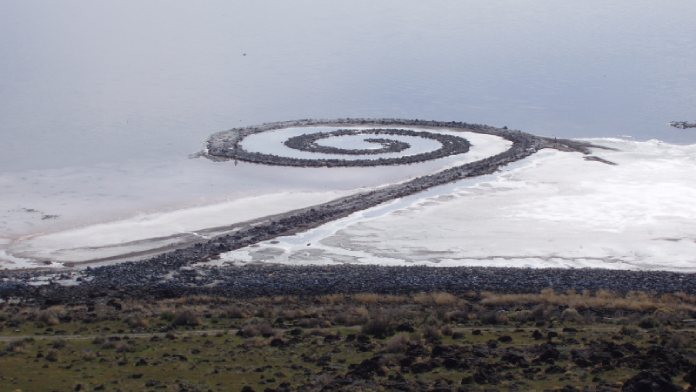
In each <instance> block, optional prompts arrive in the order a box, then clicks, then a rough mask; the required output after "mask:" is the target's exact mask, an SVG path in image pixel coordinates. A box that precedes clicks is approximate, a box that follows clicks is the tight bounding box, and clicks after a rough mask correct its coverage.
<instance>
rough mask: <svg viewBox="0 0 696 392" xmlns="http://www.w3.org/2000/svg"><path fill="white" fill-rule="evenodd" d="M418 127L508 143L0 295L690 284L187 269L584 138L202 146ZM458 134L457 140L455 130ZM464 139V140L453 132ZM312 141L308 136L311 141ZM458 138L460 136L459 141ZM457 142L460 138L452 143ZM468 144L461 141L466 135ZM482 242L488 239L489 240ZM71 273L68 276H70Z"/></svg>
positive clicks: (9, 285) (615, 275)
mask: <svg viewBox="0 0 696 392" xmlns="http://www.w3.org/2000/svg"><path fill="white" fill-rule="evenodd" d="M321 125H333V126H342V125H343V126H345V125H360V126H385V125H386V126H390V127H392V126H418V127H421V128H428V127H433V128H434V127H437V128H442V127H445V128H447V129H454V130H456V129H459V130H462V131H467V132H479V133H486V134H492V135H497V136H499V137H502V138H505V139H507V140H509V141H511V142H512V146H511V147H510V148H509V149H508V150H507V151H505V152H503V153H500V154H498V155H494V156H491V157H489V158H486V159H483V160H480V161H476V162H472V163H468V164H464V165H461V166H457V167H453V168H450V169H446V170H443V171H440V172H437V173H434V174H431V175H426V176H422V177H418V178H416V179H413V180H411V181H407V182H405V183H400V184H394V185H390V186H386V187H383V188H380V189H377V190H372V191H367V192H363V193H359V194H355V195H351V196H347V197H344V198H340V199H337V200H333V201H330V202H327V203H324V204H320V205H316V206H313V207H310V208H304V209H299V210H295V211H290V212H288V213H285V214H280V215H277V216H273V217H269V218H266V219H262V220H258V221H255V222H253V223H250V224H248V225H246V226H242V227H239V228H237V229H235V231H233V232H232V233H230V234H225V235H222V236H219V237H216V238H213V239H211V240H201V242H198V243H195V244H191V245H190V246H186V247H184V248H182V249H177V250H173V251H169V252H167V253H164V254H161V255H158V256H156V257H152V258H150V259H148V260H144V261H134V262H125V263H121V264H114V265H108V266H102V267H96V268H86V269H83V270H79V271H77V272H76V271H72V272H68V275H65V276H61V275H60V274H58V275H55V272H36V271H30V272H20V271H16V272H0V298H4V299H6V298H10V297H23V298H35V299H37V300H39V301H42V300H43V301H51V300H64V301H73V300H75V301H79V300H85V299H88V298H91V297H94V296H101V295H118V296H138V297H142V296H172V295H182V294H187V293H201V294H203V293H213V292H214V293H216V294H218V295H230V296H245V295H248V296H255V295H272V294H281V293H286V294H287V293H292V294H321V293H329V292H359V291H375V292H397V293H400V292H412V291H430V290H448V291H455V292H457V291H468V290H496V291H503V292H507V291H509V292H525V291H538V290H540V289H543V288H546V287H552V288H556V289H559V290H564V289H570V288H574V289H578V290H582V289H591V290H592V289H600V288H606V289H611V290H616V291H620V292H623V291H628V290H647V291H656V292H673V291H685V292H690V293H693V292H696V283H695V282H694V281H695V279H694V276H693V275H688V274H676V273H668V272H624V271H610V270H543V269H539V270H529V269H514V268H510V269H508V268H505V269H494V268H493V269H491V268H468V267H461V268H430V267H400V268H390V267H379V266H359V265H345V266H327V267H293V266H273V265H266V266H246V267H232V266H226V267H215V268H205V267H196V268H192V264H197V263H199V264H200V263H204V262H206V261H210V260H213V259H215V258H216V257H217V256H218V255H219V254H221V253H224V252H228V251H231V250H235V249H239V248H242V247H245V246H249V245H253V244H255V243H258V242H260V241H266V240H270V239H272V238H275V237H278V236H281V235H290V234H294V233H297V232H300V231H304V230H308V229H311V228H314V227H317V226H319V225H321V224H324V223H327V222H330V221H333V220H336V219H339V218H342V217H345V216H347V215H349V214H351V213H354V212H356V211H360V210H363V209H366V208H370V207H373V206H376V205H379V204H381V203H384V202H387V201H390V200H393V199H398V198H401V197H404V196H408V195H411V194H414V193H417V192H420V191H423V190H426V189H428V188H431V187H434V186H438V185H443V184H446V183H450V182H453V181H457V180H461V179H465V178H470V177H475V176H480V175H484V174H490V173H493V172H495V171H496V170H498V169H499V168H500V167H501V166H503V165H506V164H508V163H511V162H514V161H517V160H520V159H522V158H525V157H527V156H530V155H532V154H534V153H535V152H537V151H539V150H541V149H543V148H555V149H559V150H563V151H576V152H582V153H584V154H589V152H590V151H589V148H590V147H597V146H592V145H590V144H588V143H583V142H576V141H571V140H560V139H559V140H556V139H549V138H543V137H538V136H534V135H531V134H527V133H524V132H521V131H514V130H507V129H499V128H493V127H488V126H484V125H475V124H465V123H455V122H446V123H445V122H435V121H421V120H391V119H383V120H354V119H346V120H332V121H327V120H301V121H294V122H285V123H273V124H266V125H262V126H259V127H250V128H243V129H237V130H232V131H228V132H223V133H220V134H216V135H214V136H213V137H211V140H210V143H209V151H208V153H209V154H213V155H216V156H218V157H220V156H224V155H223V154H218V153H216V151H217V152H219V151H223V150H224V151H234V147H233V146H235V145H237V144H238V143H239V142H240V141H241V140H242V138H243V137H244V135H248V134H251V133H255V132H261V131H264V130H272V129H280V128H285V127H290V126H321ZM455 139H460V138H455ZM461 140H464V139H461ZM310 142H311V141H310ZM464 142H466V141H465V140H464ZM461 145H462V146H464V144H461ZM466 147H467V148H468V142H466ZM491 241H495V238H492V239H491ZM40 274H54V275H53V276H49V277H47V278H46V279H48V280H49V281H50V280H53V281H54V282H58V281H65V280H66V279H68V280H69V279H72V278H73V277H74V279H76V283H77V285H74V286H61V285H59V284H57V283H53V284H49V285H44V286H38V287H37V286H32V285H29V284H28V282H29V281H31V280H32V279H36V277H37V275H40ZM70 274H73V275H75V276H72V275H70Z"/></svg>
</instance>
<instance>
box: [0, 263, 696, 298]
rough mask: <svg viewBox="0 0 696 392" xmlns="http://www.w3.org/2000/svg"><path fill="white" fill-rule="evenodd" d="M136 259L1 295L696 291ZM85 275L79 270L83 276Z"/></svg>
mask: <svg viewBox="0 0 696 392" xmlns="http://www.w3.org/2000/svg"><path fill="white" fill-rule="evenodd" d="M141 273H142V271H138V268H137V266H135V265H131V266H129V268H128V269H126V270H121V271H119V273H118V274H115V273H113V272H112V271H108V270H104V269H102V268H94V269H92V270H91V271H90V274H89V278H90V280H86V279H84V280H83V281H82V282H79V283H80V284H78V285H74V286H64V285H61V284H58V283H55V282H50V283H49V284H46V285H43V286H31V285H28V284H26V283H25V282H26V281H27V280H29V279H31V278H33V277H36V276H38V275H40V274H38V273H32V272H24V273H18V274H14V276H12V277H7V276H6V277H5V278H6V279H8V278H9V279H8V280H5V281H0V298H3V299H5V300H10V299H21V300H29V301H34V302H38V303H45V304H59V303H86V302H90V301H93V300H94V299H95V298H100V297H118V298H122V299H125V298H141V299H142V298H177V297H183V296H189V295H217V296H224V297H234V298H252V297H265V296H275V295H299V296H307V295H323V294H354V293H362V292H373V293H382V294H406V293H417V292H434V291H445V292H451V293H460V294H461V293H467V292H484V291H491V292H498V293H534V292H539V291H541V290H543V289H548V288H551V289H554V290H556V291H559V292H565V291H567V290H576V291H578V292H581V291H583V290H589V291H592V292H596V291H597V290H609V291H613V292H617V293H627V292H630V291H645V292H653V293H675V292H683V293H686V294H696V274H694V273H691V274H689V273H678V272H667V271H628V270H609V269H555V268H554V269H530V268H505V267H442V268H433V267H427V266H403V267H387V266H377V265H355V264H345V265H333V266H288V265H277V264H276V265H274V264H256V265H246V266H230V267H215V268H203V269H183V270H179V271H177V272H175V273H173V274H172V276H170V278H169V279H168V280H166V281H159V280H157V279H152V277H149V276H144V275H142V274H141ZM79 279H80V278H78V280H79Z"/></svg>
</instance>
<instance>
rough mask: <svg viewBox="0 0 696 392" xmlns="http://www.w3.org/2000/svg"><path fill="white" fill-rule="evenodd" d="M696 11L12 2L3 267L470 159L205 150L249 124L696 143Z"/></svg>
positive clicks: (2, 92) (1, 218) (628, 4)
mask: <svg viewBox="0 0 696 392" xmlns="http://www.w3.org/2000/svg"><path fill="white" fill-rule="evenodd" d="M694 15H696V2H694V1H692V0H681V1H680V0H674V1H670V2H658V1H636V0H630V1H629V0H616V1H612V2H604V1H595V0H588V1H583V2H571V1H557V0H539V1H520V0H505V1H503V0H489V1H433V2H421V1H403V0H399V1H380V2H373V1H360V0H353V1H332V2H321V1H300V0H298V1H292V2H288V1H279V0H272V1H258V2H239V1H227V0H225V1H223V0H219V1H217V0H215V1H213V0H211V1H199V2H191V1H181V0H166V1H165V0H149V1H142V0H138V1H135V0H123V1H93V0H63V1H60V2H58V1H55V2H49V1H41V0H0V148H1V149H2V150H1V153H0V262H2V259H4V260H10V261H13V260H14V262H15V264H14V266H15V267H16V266H18V265H21V263H22V262H23V261H22V260H20V259H15V258H13V257H14V256H12V252H13V251H16V250H18V249H24V248H32V244H46V241H44V240H45V239H46V238H48V239H55V238H59V239H60V238H66V236H67V237H70V239H75V238H77V239H80V238H87V237H89V236H85V235H82V234H80V233H95V231H93V230H92V229H90V227H93V228H95V229H99V230H100V231H99V233H102V236H101V237H99V236H93V237H94V238H93V239H94V240H97V239H100V238H107V239H110V241H111V242H114V243H119V241H120V237H118V238H116V237H114V238H116V239H115V240H114V239H113V238H112V237H110V236H111V235H112V234H113V233H117V234H118V233H131V234H134V233H135V234H137V233H141V232H147V233H149V232H150V231H148V230H154V231H156V232H157V233H159V230H160V229H162V228H168V230H173V231H175V232H177V233H179V232H181V233H184V234H186V235H197V234H196V233H192V232H191V231H192V230H198V229H200V228H203V226H202V225H204V224H207V223H206V222H208V223H210V224H211V225H212V224H218V223H219V222H218V220H220V219H222V220H224V221H225V222H228V221H234V220H235V219H251V218H249V216H251V215H253V216H259V217H261V216H265V215H268V214H271V213H277V211H282V210H283V209H284V208H285V209H291V208H298V207H299V206H304V205H305V204H306V203H309V204H314V203H316V202H318V200H324V199H322V198H327V199H330V198H333V197H335V195H338V194H345V193H350V192H354V191H356V190H358V189H364V188H366V187H375V186H379V185H380V184H384V183H388V182H394V181H403V180H405V179H407V178H412V177H413V176H417V175H422V174H424V173H430V172H432V169H434V168H437V167H440V168H441V167H442V165H443V164H444V165H445V166H448V165H450V164H451V162H449V161H443V162H429V163H424V164H418V165H409V166H401V167H392V168H380V169H375V168H350V170H348V169H347V168H345V169H346V170H341V169H336V170H331V169H327V168H317V170H314V171H312V173H313V174H307V173H308V172H302V173H300V172H299V170H301V169H300V168H278V167H262V166H258V165H256V166H254V167H249V166H248V165H249V164H245V163H240V164H239V166H236V165H234V164H233V163H232V162H211V161H207V160H204V159H189V158H188V156H189V154H191V153H194V152H197V151H200V150H201V149H202V148H203V147H204V142H205V140H206V139H207V137H208V136H209V135H210V134H211V133H213V132H216V131H220V130H224V129H229V128H232V127H237V126H245V125H254V124H258V123H263V122H271V121H282V120H293V119H299V118H339V117H396V118H420V119H432V120H440V121H452V120H454V121H465V122H472V123H484V124H490V125H494V126H501V127H502V126H508V127H510V128H516V129H522V130H525V131H528V132H531V133H535V134H540V135H547V136H557V137H624V138H633V139H636V140H648V139H659V140H663V141H667V142H670V143H676V144H694V143H696V130H677V129H674V128H670V127H669V126H668V125H667V123H668V122H669V121H672V120H687V121H695V120H696V89H694V88H693V87H694V81H696V24H694V23H693V18H694ZM268 136H269V135H266V137H268ZM259 140H261V141H263V140H265V139H263V138H262V139H259ZM251 142H253V139H252V140H251ZM336 142H337V141H327V143H329V144H330V143H336ZM472 142H473V140H472ZM341 143H343V145H347V146H350V145H360V144H361V143H360V142H359V141H356V140H349V139H344V140H343V141H342V142H341ZM355 143H358V144H355ZM476 143H479V144H480V146H479V147H481V148H483V150H485V151H488V150H487V147H486V146H487V145H488V144H486V143H488V142H485V141H484V140H476ZM476 143H474V144H476ZM262 144H263V143H262ZM362 144H363V145H364V143H362ZM258 147H259V148H262V147H263V146H258ZM276 147H277V148H282V145H279V144H278V145H276ZM416 147H418V146H416ZM493 147H495V146H493ZM491 148H492V147H491ZM493 150H494V149H493ZM493 150H491V151H493ZM474 151H476V150H474ZM472 156H474V155H472ZM650 156H651V157H654V155H650ZM438 165H439V166H438ZM296 169H297V170H296ZM317 173H318V174H317ZM288 194H289V195H291V196H287V195H288ZM250 198H260V199H259V200H280V201H279V202H274V203H265V204H264V203H256V204H254V203H252V202H251V201H250ZM216 203H217V204H216ZM283 203H285V204H283ZM259 204H260V206H259ZM269 204H273V205H272V206H270V205H269ZM251 205H254V206H255V207H253V208H251V207H249V206H251ZM264 205H269V209H264V207H263V206H264ZM215 206H217V207H215ZM271 207H272V208H271ZM250 209H253V211H250ZM223 212H224V214H223ZM252 212H253V214H251V213H252ZM159 214H164V215H159ZM201 214H203V215H201ZM205 214H207V215H205ZM250 214H251V215H250ZM204 215H205V217H207V218H206V219H203V218H202V217H204ZM192 216H197V217H199V218H200V219H198V218H197V219H198V220H197V219H194V218H191V217H192ZM228 217H229V219H228ZM108 222H112V223H108ZM113 222H116V223H113ZM158 222H159V223H158ZM105 223H108V224H112V225H113V226H108V225H107V226H106V227H104V226H99V225H102V224H105ZM194 223H195V224H197V225H198V226H200V227H198V226H195V225H194V226H195V227H194V226H192V225H193V224H194ZM94 225H97V226H94ZM158 225H159V226H158ZM126 227H127V228H126ZM76 228H77V231H74V230H75V229H76ZM119 228H121V229H119ZM83 229H84V230H87V231H79V230H83ZM136 229H137V230H136ZM66 230H67V232H65V233H67V234H60V233H62V232H64V231H66ZM70 230H73V231H70ZM154 231H153V232H154ZM71 233H72V234H71ZM54 234H55V235H54ZM71 235H72V236H71ZM90 238H91V237H90ZM90 238H88V239H90ZM32 241H33V242H32ZM42 241H43V242H42ZM65 244H72V242H70V241H67V242H66V243H65ZM65 244H64V243H60V244H59V245H60V246H63V245H65ZM42 246H43V245H42ZM42 246H38V245H37V246H35V247H34V248H36V249H38V250H39V251H42V250H45V249H43V248H42ZM60 246H56V247H55V248H56V249H61V248H60ZM65 246H68V245H65ZM70 246H72V245H70ZM34 248H32V249H34ZM3 255H4V256H3ZM0 264H1V263H0ZM1 267H2V265H0V268H1Z"/></svg>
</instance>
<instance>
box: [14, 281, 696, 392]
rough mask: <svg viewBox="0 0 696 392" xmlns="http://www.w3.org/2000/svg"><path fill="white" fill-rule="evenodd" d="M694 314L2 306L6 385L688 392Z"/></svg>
mask: <svg viewBox="0 0 696 392" xmlns="http://www.w3.org/2000/svg"><path fill="white" fill-rule="evenodd" d="M695 317H696V297H695V296H690V295H686V294H682V293H675V294H662V295H651V294H649V293H641V292H632V293H628V294H625V295H619V294H614V293H612V292H609V291H597V292H595V293H590V292H584V293H576V292H572V291H571V292H566V293H557V292H554V291H552V290H544V291H542V292H541V293H538V294H496V293H490V292H484V293H474V292H471V293H465V294H461V295H456V296H455V295H453V294H449V293H444V292H440V293H419V294H412V295H384V294H373V293H362V294H354V295H342V294H335V295H324V296H307V297H295V296H277V297H257V298H251V299H235V298H222V297H208V296H186V297H178V298H170V299H158V300H148V301H144V300H134V299H117V298H108V297H105V298H99V297H96V298H93V299H90V300H87V301H85V302H84V303H81V304H74V303H73V304H70V305H64V304H63V305H61V304H58V305H53V306H46V305H44V306H39V305H35V304H31V303H3V304H0V385H2V390H22V391H42V390H47V391H49V390H61V391H63V390H76V391H79V390H89V391H91V390H110V391H117V390H121V391H133V390H162V391H199V390H200V391H208V390H213V391H216V390H233V391H240V390H245V391H250V390H254V391H273V390H276V391H285V390H302V391H306V390H326V391H335V390H346V391H348V390H350V391H355V390H413V391H416V390H438V391H449V390H474V391H475V390H521V391H529V390H540V391H541V390H563V391H574V390H584V389H585V387H589V390H602V391H613V390H622V388H623V390H627V391H638V390H648V391H649V390H665V391H679V390H682V389H687V388H691V390H693V387H694V385H695V384H696V323H695V321H696V320H694V318H695ZM639 388H643V389H639ZM645 388H648V389H645Z"/></svg>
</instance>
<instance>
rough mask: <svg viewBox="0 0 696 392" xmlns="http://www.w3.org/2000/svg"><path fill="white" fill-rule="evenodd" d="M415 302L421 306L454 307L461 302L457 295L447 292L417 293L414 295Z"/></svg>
mask: <svg viewBox="0 0 696 392" xmlns="http://www.w3.org/2000/svg"><path fill="white" fill-rule="evenodd" d="M413 301H414V302H416V303H417V304H420V305H426V306H431V305H437V306H444V305H454V304H456V303H457V302H458V301H459V298H457V297H456V296H455V295H452V294H450V293H445V292H435V293H417V294H414V295H413Z"/></svg>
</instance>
